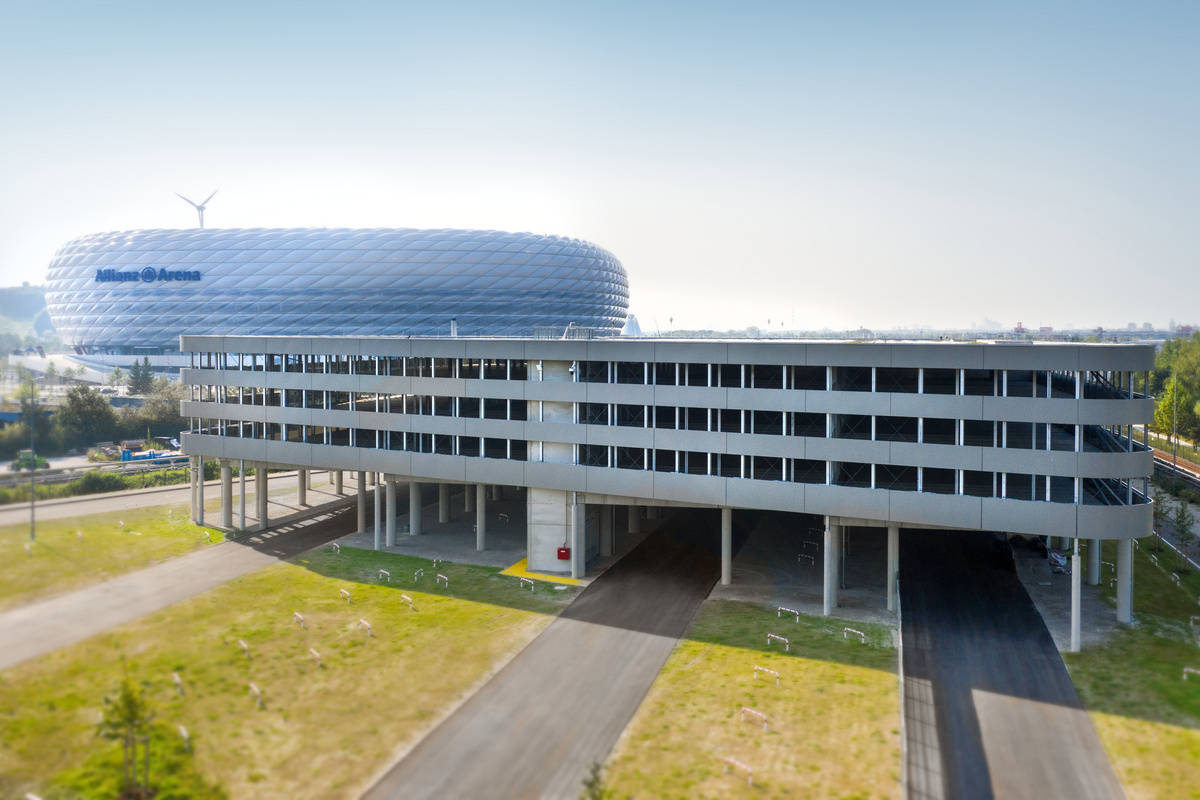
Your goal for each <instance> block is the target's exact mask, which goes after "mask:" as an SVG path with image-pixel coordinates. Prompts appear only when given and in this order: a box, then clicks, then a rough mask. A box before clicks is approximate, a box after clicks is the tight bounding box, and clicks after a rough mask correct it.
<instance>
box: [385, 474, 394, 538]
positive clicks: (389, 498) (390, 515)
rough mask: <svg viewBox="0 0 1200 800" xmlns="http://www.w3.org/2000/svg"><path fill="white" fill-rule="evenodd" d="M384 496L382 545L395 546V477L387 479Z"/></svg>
mask: <svg viewBox="0 0 1200 800" xmlns="http://www.w3.org/2000/svg"><path fill="white" fill-rule="evenodd" d="M384 496H385V504H386V508H384V516H385V517H386V522H385V523H384V539H383V545H384V547H395V546H396V479H395V478H388V479H387V488H386V490H385V495H384Z"/></svg>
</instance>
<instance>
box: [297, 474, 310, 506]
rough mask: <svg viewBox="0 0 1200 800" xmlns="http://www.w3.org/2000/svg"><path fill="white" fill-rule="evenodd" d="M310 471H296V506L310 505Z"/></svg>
mask: <svg viewBox="0 0 1200 800" xmlns="http://www.w3.org/2000/svg"><path fill="white" fill-rule="evenodd" d="M307 476H308V470H306V469H298V470H296V504H297V505H301V506H306V505H308V493H307V492H306V490H307V489H308V480H307Z"/></svg>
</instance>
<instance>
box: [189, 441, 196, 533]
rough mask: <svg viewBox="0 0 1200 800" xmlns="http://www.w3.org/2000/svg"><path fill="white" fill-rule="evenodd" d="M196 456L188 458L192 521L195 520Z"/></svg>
mask: <svg viewBox="0 0 1200 800" xmlns="http://www.w3.org/2000/svg"><path fill="white" fill-rule="evenodd" d="M196 461H197V457H196V456H190V457H189V458H188V484H189V488H190V490H191V506H192V522H195V521H196Z"/></svg>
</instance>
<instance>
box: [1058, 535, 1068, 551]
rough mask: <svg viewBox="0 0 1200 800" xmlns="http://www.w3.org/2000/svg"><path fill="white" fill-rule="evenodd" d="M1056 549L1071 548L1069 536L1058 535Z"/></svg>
mask: <svg viewBox="0 0 1200 800" xmlns="http://www.w3.org/2000/svg"><path fill="white" fill-rule="evenodd" d="M1058 549H1060V550H1070V549H1071V537H1070V536H1060V537H1058Z"/></svg>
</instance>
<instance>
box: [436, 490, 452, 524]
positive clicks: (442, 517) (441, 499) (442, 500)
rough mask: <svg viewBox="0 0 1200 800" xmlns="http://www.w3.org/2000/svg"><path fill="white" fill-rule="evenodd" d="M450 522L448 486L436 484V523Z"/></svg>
mask: <svg viewBox="0 0 1200 800" xmlns="http://www.w3.org/2000/svg"><path fill="white" fill-rule="evenodd" d="M449 521H450V484H448V483H439V484H438V522H449Z"/></svg>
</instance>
